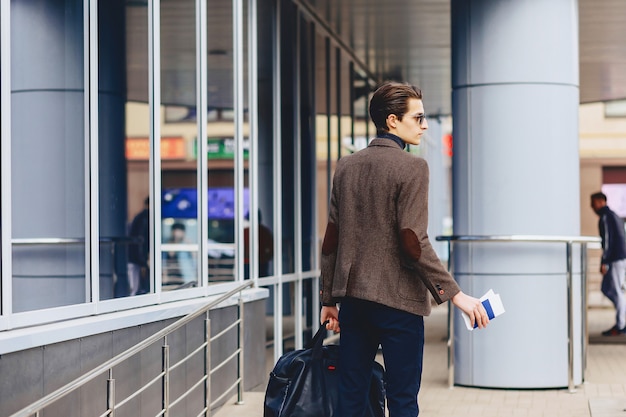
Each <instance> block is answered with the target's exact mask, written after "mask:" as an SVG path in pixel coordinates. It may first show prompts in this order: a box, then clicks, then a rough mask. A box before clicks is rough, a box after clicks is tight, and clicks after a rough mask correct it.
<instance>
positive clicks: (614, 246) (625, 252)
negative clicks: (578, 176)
mask: <svg viewBox="0 0 626 417" xmlns="http://www.w3.org/2000/svg"><path fill="white" fill-rule="evenodd" d="M591 208H592V209H593V211H595V212H596V214H597V215H598V216H600V220H599V221H598V229H599V230H600V237H601V238H602V261H601V265H600V272H602V275H603V276H602V294H604V295H606V297H607V298H608V299H609V300H611V302H612V303H613V305H614V306H615V325H614V326H613V327H611V328H610V329H608V330H606V331H604V332H602V335H603V336H618V335H622V334H626V297H624V291H623V290H622V285H623V284H624V274H626V240H625V239H624V221H623V220H622V219H621V218H620V217H619V216H618V215H617V214H616V213H615V212H614V211H612V210H611V209H610V208H609V206H607V204H606V195H604V194H603V193H601V192H598V193H594V194H592V195H591Z"/></svg>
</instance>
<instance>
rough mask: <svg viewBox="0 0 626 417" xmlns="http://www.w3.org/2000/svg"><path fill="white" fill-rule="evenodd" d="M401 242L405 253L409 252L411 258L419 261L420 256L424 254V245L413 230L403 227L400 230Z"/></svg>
mask: <svg viewBox="0 0 626 417" xmlns="http://www.w3.org/2000/svg"><path fill="white" fill-rule="evenodd" d="M400 244H401V245H402V250H403V251H404V253H405V254H407V255H408V256H409V257H410V258H411V259H413V260H416V261H419V259H420V256H421V255H422V247H421V246H420V241H419V239H418V238H417V235H416V234H415V232H414V231H413V230H411V229H402V230H401V231H400Z"/></svg>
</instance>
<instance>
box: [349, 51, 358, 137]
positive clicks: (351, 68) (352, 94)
mask: <svg viewBox="0 0 626 417" xmlns="http://www.w3.org/2000/svg"><path fill="white" fill-rule="evenodd" d="M348 68H349V69H348V72H349V73H350V138H351V143H352V146H354V142H355V139H356V137H355V136H356V135H355V132H354V119H355V112H354V101H355V98H356V94H355V91H354V62H353V61H350V63H349V64H348ZM353 149H354V148H353Z"/></svg>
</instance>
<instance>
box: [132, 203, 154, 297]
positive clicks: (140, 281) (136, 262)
mask: <svg viewBox="0 0 626 417" xmlns="http://www.w3.org/2000/svg"><path fill="white" fill-rule="evenodd" d="M149 209H150V198H149V197H146V199H145V200H144V208H143V210H142V211H140V212H139V213H138V214H137V215H136V216H135V218H134V219H133V221H132V223H131V224H130V230H129V233H128V234H129V236H130V237H132V238H135V239H136V241H137V242H136V243H131V244H130V245H128V282H129V285H130V295H137V294H145V293H147V292H149V291H150V278H149V275H150V274H149V267H148V261H149V258H150V210H149Z"/></svg>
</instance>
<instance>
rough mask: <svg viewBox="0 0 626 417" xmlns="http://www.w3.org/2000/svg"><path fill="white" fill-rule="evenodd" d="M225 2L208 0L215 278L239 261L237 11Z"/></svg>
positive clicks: (228, 274) (225, 277)
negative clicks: (236, 123)
mask: <svg viewBox="0 0 626 417" xmlns="http://www.w3.org/2000/svg"><path fill="white" fill-rule="evenodd" d="M224 6H225V3H224V2H222V1H221V0H208V1H207V22H208V24H207V31H208V34H207V49H208V55H207V65H208V68H207V83H208V85H207V88H208V91H207V93H208V106H209V108H208V110H207V111H208V123H207V138H206V140H207V141H208V155H207V156H206V157H207V158H208V178H209V180H208V185H209V190H208V206H209V215H208V217H209V218H208V222H207V227H208V236H209V240H208V264H209V282H222V281H233V280H235V266H236V259H235V235H236V233H235V201H236V200H235V198H236V195H237V193H236V192H235V171H234V170H235V124H234V97H233V94H234V88H233V80H234V79H233V71H234V66H233V58H234V57H233V37H232V33H233V13H232V7H231V4H230V2H229V3H228V7H224ZM244 158H246V155H245V154H244ZM247 193H248V191H245V192H244V199H246V201H247V198H248V197H247V195H248V194H247ZM244 204H246V202H245V201H244ZM244 212H245V208H244Z"/></svg>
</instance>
